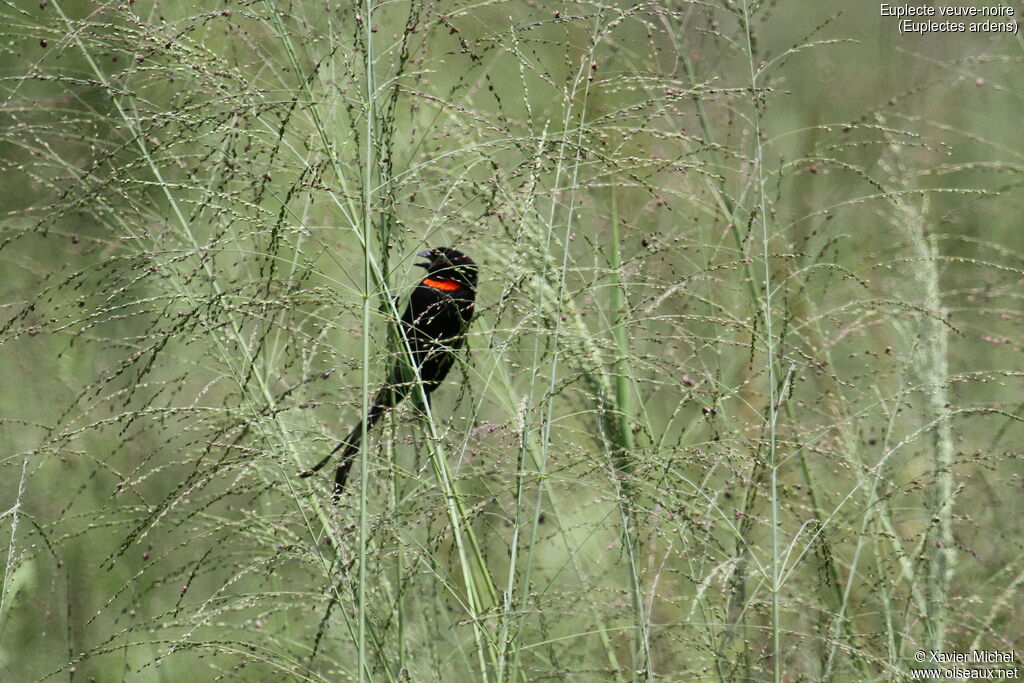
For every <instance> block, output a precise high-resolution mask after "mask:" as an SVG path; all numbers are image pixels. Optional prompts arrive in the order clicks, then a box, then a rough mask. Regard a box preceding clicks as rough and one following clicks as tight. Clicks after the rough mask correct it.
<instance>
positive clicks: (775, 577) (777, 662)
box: [743, 0, 782, 683]
mask: <svg viewBox="0 0 1024 683" xmlns="http://www.w3.org/2000/svg"><path fill="white" fill-rule="evenodd" d="M743 29H744V36H745V37H746V43H747V44H746V47H747V56H748V60H747V62H748V64H749V65H750V89H751V98H752V102H753V110H752V112H751V120H752V122H753V125H754V172H755V173H756V178H755V180H756V183H757V185H756V188H755V191H756V192H757V200H758V211H759V213H760V221H759V222H760V224H761V260H762V263H763V265H764V273H763V276H764V281H763V285H762V289H761V295H762V300H763V305H762V309H761V313H762V317H763V319H764V346H765V348H764V353H765V358H766V361H767V366H768V367H767V370H768V416H767V417H768V419H767V427H768V444H767V446H768V452H767V454H766V456H767V457H766V459H767V463H768V474H769V485H768V497H769V506H770V512H769V523H770V524H771V527H772V529H771V582H772V585H771V600H772V606H771V622H772V680H773V681H775V682H776V683H778V681H781V680H782V625H781V606H780V603H779V593H780V591H781V590H782V585H781V577H782V561H781V558H780V554H779V543H780V539H779V461H778V443H777V422H778V417H779V407H780V406H779V400H778V398H777V396H778V393H777V387H776V379H775V378H776V368H775V362H776V361H775V355H776V348H775V330H774V316H773V313H772V286H773V285H772V271H771V260H770V257H771V252H770V251H769V239H770V234H769V226H768V210H767V209H768V207H767V205H766V202H765V187H764V185H765V180H764V153H763V148H762V145H761V113H760V112H761V107H760V102H759V98H758V84H757V80H758V72H757V61H756V59H755V56H754V45H753V41H752V40H751V36H750V33H751V28H750V6H749V1H748V0H743Z"/></svg>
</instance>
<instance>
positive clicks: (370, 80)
mask: <svg viewBox="0 0 1024 683" xmlns="http://www.w3.org/2000/svg"><path fill="white" fill-rule="evenodd" d="M363 11H364V12H365V13H366V21H364V22H363V27H364V28H365V32H364V35H363V40H364V41H365V45H366V51H365V53H364V54H363V59H364V61H363V78H364V84H365V87H366V102H365V103H364V121H363V123H364V126H365V130H364V131H363V144H364V147H365V148H364V150H363V188H362V190H363V191H362V203H363V205H362V217H363V235H364V238H365V239H364V241H363V287H364V290H363V344H362V362H363V370H362V377H361V382H360V383H361V386H360V394H361V395H360V411H361V420H362V421H361V423H360V428H361V429H360V431H361V434H360V439H359V539H358V544H359V547H358V550H357V557H358V560H359V575H358V581H359V588H358V590H357V596H356V603H357V605H356V606H357V609H358V611H359V620H358V627H357V630H358V636H357V638H356V650H357V655H358V657H359V665H358V666H359V682H360V683H363V681H364V680H366V673H367V670H368V663H367V657H366V560H367V557H366V541H367V536H368V520H367V510H366V506H367V500H366V490H367V487H368V486H369V484H370V480H369V471H370V457H369V450H368V449H367V445H366V444H367V440H368V439H367V431H368V426H367V421H368V420H369V413H370V299H371V289H370V283H371V279H370V278H371V268H370V244H369V237H370V234H371V233H372V231H373V141H374V139H375V136H374V132H375V124H374V122H375V121H376V119H377V111H376V97H375V95H376V90H377V88H376V84H375V83H374V66H373V33H372V31H371V28H370V27H371V26H372V25H373V2H372V0H363ZM383 246H384V247H385V248H386V245H383Z"/></svg>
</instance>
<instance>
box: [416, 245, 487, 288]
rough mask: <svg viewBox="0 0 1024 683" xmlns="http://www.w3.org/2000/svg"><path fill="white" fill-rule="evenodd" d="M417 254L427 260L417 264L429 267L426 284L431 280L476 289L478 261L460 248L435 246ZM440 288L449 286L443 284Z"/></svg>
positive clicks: (421, 266)
mask: <svg viewBox="0 0 1024 683" xmlns="http://www.w3.org/2000/svg"><path fill="white" fill-rule="evenodd" d="M417 256H422V257H423V258H424V259H426V261H424V262H422V263H417V264H416V265H417V266H419V267H420V268H426V269H427V279H426V280H424V284H426V283H427V280H430V281H434V282H441V283H452V284H455V285H459V286H461V287H468V288H469V289H471V290H476V274H477V269H476V263H475V262H474V261H473V259H471V258H469V257H468V256H466V255H465V254H463V253H462V252H461V251H459V250H458V249H452V248H451V247H434V248H433V249H428V250H426V251H421V252H420V253H418V254H417ZM439 289H447V287H445V286H441V287H439Z"/></svg>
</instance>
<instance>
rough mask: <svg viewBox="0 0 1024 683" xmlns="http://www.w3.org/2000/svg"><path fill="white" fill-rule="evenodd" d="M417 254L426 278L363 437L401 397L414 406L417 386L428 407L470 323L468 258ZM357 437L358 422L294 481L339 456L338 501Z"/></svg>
mask: <svg viewBox="0 0 1024 683" xmlns="http://www.w3.org/2000/svg"><path fill="white" fill-rule="evenodd" d="M417 255H418V256H422V257H423V258H425V259H427V260H426V261H425V262H423V263H417V264H416V265H417V266H420V267H421V268H426V270H427V275H426V277H424V278H423V280H421V281H420V283H419V284H418V285H416V288H415V289H414V290H413V291H412V294H411V295H410V296H409V303H408V305H407V306H406V307H405V312H404V313H402V318H401V321H400V324H399V332H400V333H401V335H400V337H399V340H398V341H399V344H398V359H397V360H396V361H395V363H394V365H392V366H391V370H390V371H389V372H388V379H387V383H386V384H385V385H384V386H383V387H382V388H381V390H380V391H378V392H377V395H376V396H375V397H374V399H373V402H372V403H371V404H370V407H369V410H368V411H367V413H366V432H367V433H369V432H370V430H371V429H373V426H374V425H375V424H377V422H378V421H379V420H380V418H382V417H383V416H384V414H385V413H387V411H388V410H390V409H391V408H394V407H395V406H396V405H398V404H399V403H401V402H402V400H403V399H405V397H407V396H409V395H412V396H413V400H414V401H417V400H418V399H419V398H421V395H420V393H419V388H418V387H419V386H422V387H423V394H422V397H425V398H426V400H427V402H428V403H429V402H430V394H431V393H432V392H433V391H434V389H437V387H438V385H440V384H441V381H442V380H443V379H444V378H445V375H447V374H448V371H449V370H450V369H451V367H452V365H453V364H454V363H455V353H456V351H458V349H459V348H461V347H462V344H463V342H464V341H465V338H466V330H467V329H468V328H469V323H470V321H471V320H472V319H473V302H474V301H475V299H476V283H477V267H476V263H474V262H473V259H471V258H469V257H468V256H466V255H465V254H463V253H462V252H461V251H458V250H456V249H452V248H450V247H438V248H435V249H430V250H428V251H421V252H420V253H419V254H417ZM364 333H365V332H364ZM362 436H363V425H362V422H360V423H358V424H356V426H355V429H353V430H352V433H351V434H349V435H348V437H346V438H345V440H344V441H342V442H341V443H339V444H338V445H337V446H335V447H334V450H333V451H331V452H330V454H329V455H327V456H326V457H325V458H324V459H323V460H321V461H320V462H318V463H317V464H316V465H314V466H313V467H312V468H311V469H309V470H307V471H306V472H303V473H302V474H301V475H299V476H301V477H309V476H312V475H313V474H314V473H316V472H318V471H319V470H320V469H322V468H323V466H324V465H326V464H327V463H328V462H329V461H330V460H331V458H332V457H334V454H335V453H337V452H338V451H341V459H340V461H339V462H338V469H337V470H336V471H335V473H334V496H335V498H337V497H339V496H341V493H342V492H343V491H344V490H345V481H346V480H347V479H348V474H349V471H350V470H351V469H352V463H353V462H354V461H355V456H356V454H357V453H358V452H359V442H360V440H361V439H362Z"/></svg>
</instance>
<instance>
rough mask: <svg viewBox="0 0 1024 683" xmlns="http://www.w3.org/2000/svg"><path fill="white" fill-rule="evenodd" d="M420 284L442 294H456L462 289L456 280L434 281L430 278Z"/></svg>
mask: <svg viewBox="0 0 1024 683" xmlns="http://www.w3.org/2000/svg"><path fill="white" fill-rule="evenodd" d="M420 284H421V285H425V286H427V287H433V288H434V289H440V290H441V291H442V292H454V291H456V290H459V289H462V285H460V284H459V283H458V282H456V281H455V280H433V279H431V278H429V277H428V278H427V279H426V280H424V281H423V282H421V283H420Z"/></svg>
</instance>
